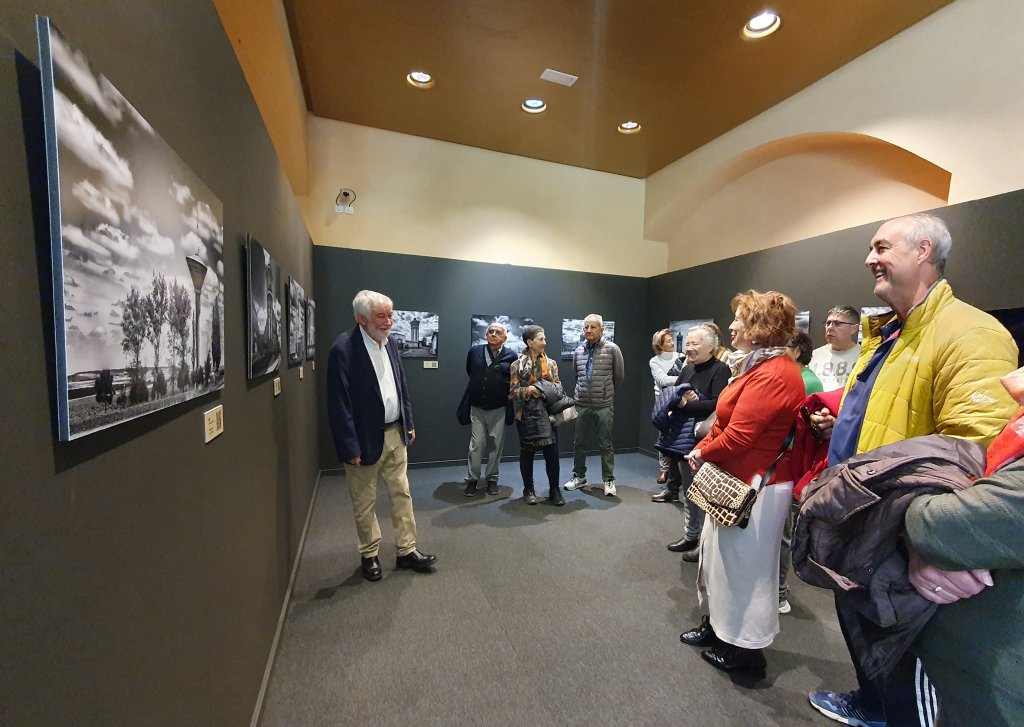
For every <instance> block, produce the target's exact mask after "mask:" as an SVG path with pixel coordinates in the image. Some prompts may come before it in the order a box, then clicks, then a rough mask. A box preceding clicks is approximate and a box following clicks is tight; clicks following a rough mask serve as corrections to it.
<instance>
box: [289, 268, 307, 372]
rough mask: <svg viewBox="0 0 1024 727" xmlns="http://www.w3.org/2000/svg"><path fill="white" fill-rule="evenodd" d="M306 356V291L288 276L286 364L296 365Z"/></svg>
mask: <svg viewBox="0 0 1024 727" xmlns="http://www.w3.org/2000/svg"><path fill="white" fill-rule="evenodd" d="M305 356H306V292H305V291H304V290H303V289H302V286H301V285H299V281H297V280H296V279H295V278H288V365H289V366H298V365H299V364H301V363H302V361H303V359H304V358H305Z"/></svg>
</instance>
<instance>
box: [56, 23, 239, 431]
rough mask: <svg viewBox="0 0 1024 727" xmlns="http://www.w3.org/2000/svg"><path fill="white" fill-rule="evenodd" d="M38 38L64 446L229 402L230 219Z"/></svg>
mask: <svg viewBox="0 0 1024 727" xmlns="http://www.w3.org/2000/svg"><path fill="white" fill-rule="evenodd" d="M36 29H37V32H38V37H39V66H40V74H41V77H42V91H43V121H44V127H45V137H46V161H47V183H48V197H49V213H50V214H49V218H50V219H49V222H50V242H51V265H52V276H53V308H54V321H53V326H54V340H55V344H56V345H55V351H56V358H57V361H56V372H57V377H56V382H55V388H56V397H57V431H58V436H59V438H60V439H61V440H63V441H68V440H72V439H77V438H78V437H82V436H85V435H87V434H90V433H92V432H96V431H99V430H102V429H106V428H108V427H111V426H114V425H116V424H120V423H122V422H125V421H129V420H131V419H135V418H137V417H140V416H144V415H145V414H149V413H152V412H154V411H158V410H161V409H165V408H167V407H170V406H174V405H175V404H179V403H181V402H184V401H187V400H189V399H193V398H195V397H198V396H203V395H204V394H207V393H209V392H211V391H215V390H217V389H221V388H223V386H224V367H225V361H224V283H223V278H224V227H223V209H222V207H221V203H220V200H218V199H217V197H216V196H215V195H214V194H213V192H211V191H210V189H209V188H208V187H207V186H206V185H205V184H203V182H202V180H200V179H199V177H198V176H196V174H195V173H194V172H193V171H192V170H191V169H190V168H189V167H188V165H187V164H185V162H184V161H182V159H181V158H180V157H179V156H178V155H177V154H176V153H175V152H174V150H173V149H171V148H170V147H169V146H168V145H167V143H166V142H165V141H164V140H163V139H162V138H161V137H160V135H159V134H158V133H157V132H156V131H155V130H154V129H153V127H152V126H150V125H149V123H148V122H147V121H146V120H145V119H144V118H142V116H141V115H140V114H139V112H138V111H136V110H135V107H133V106H132V105H131V104H130V103H129V102H128V100H127V99H125V97H124V96H122V95H121V94H120V93H119V92H118V90H117V89H116V88H115V87H114V85H113V84H112V83H111V82H110V81H109V80H107V78H106V77H105V76H103V75H102V74H100V73H99V72H97V71H96V70H95V69H94V68H93V67H92V65H91V64H90V63H89V61H88V60H87V59H86V57H85V56H84V55H83V54H82V52H81V51H79V50H77V49H76V48H74V47H73V46H72V45H71V44H70V43H69V42H68V41H67V40H66V39H65V37H64V36H63V35H62V34H61V33H60V31H58V30H57V28H56V27H55V26H54V25H53V24H52V23H50V21H49V19H48V18H45V17H39V18H37V22H36Z"/></svg>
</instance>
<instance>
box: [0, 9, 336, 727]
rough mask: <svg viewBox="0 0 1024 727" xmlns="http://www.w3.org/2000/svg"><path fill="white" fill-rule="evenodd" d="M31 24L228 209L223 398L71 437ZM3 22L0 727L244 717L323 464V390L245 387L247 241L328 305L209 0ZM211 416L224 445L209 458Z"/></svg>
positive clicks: (15, 13)
mask: <svg viewBox="0 0 1024 727" xmlns="http://www.w3.org/2000/svg"><path fill="white" fill-rule="evenodd" d="M37 12H38V13H41V14H48V15H50V17H51V18H52V20H53V21H54V22H55V23H56V24H57V25H58V27H59V28H60V29H61V30H62V31H63V32H64V33H65V35H66V36H67V38H68V39H69V40H70V42H71V43H72V44H74V45H76V46H77V47H78V48H80V49H81V50H82V51H83V52H84V53H85V54H86V56H87V57H88V58H89V59H90V61H91V62H92V63H93V64H94V65H95V67H97V68H98V69H99V70H100V71H102V72H103V73H105V74H106V75H107V76H108V77H109V78H110V80H111V81H112V82H113V83H114V84H115V85H116V86H117V87H118V89H119V90H120V91H121V92H122V93H123V94H124V95H125V96H126V97H127V98H128V99H129V100H130V101H131V102H132V103H133V104H134V105H135V106H136V108H137V109H138V110H139V111H140V112H141V113H142V114H143V116H145V117H146V119H147V120H148V121H149V122H150V123H151V124H152V125H153V127H154V128H155V129H156V130H157V131H158V133H160V134H161V135H162V136H163V138H164V139H165V140H166V141H167V143H168V144H170V146H171V147H172V148H174V149H175V150H176V151H177V153H178V154H179V155H180V156H181V157H182V158H183V159H184V160H185V162H186V163H187V164H188V165H189V166H190V167H191V168H192V169H193V170H194V171H195V173H196V174H197V175H198V176H199V177H200V178H201V179H202V180H203V181H204V182H205V183H206V184H207V185H208V186H209V187H210V189H211V190H213V192H214V193H215V194H216V195H217V196H218V197H219V198H220V200H221V202H222V203H223V205H224V225H225V235H224V237H225V274H224V283H225V286H226V296H225V298H226V304H225V309H226V310H225V313H226V344H225V361H226V365H227V381H226V387H225V389H224V390H223V391H222V392H220V393H218V394H213V395H210V396H208V397H204V398H203V399H200V400H198V401H193V402H191V403H188V404H183V405H180V406H178V407H176V408H173V409H170V410H165V411H163V412H160V413H158V414H153V415H150V416H148V417H144V418H142V419H139V420H135V421H133V422H129V423H127V424H123V425H121V426H119V427H116V428H113V429H109V430H106V431H104V432H100V433H97V434H94V435H90V436H88V437H85V438H83V439H81V440H77V441H75V442H72V443H68V444H60V443H57V442H56V441H55V438H54V435H53V431H54V426H53V422H52V417H53V414H52V411H53V406H52V404H48V402H50V401H51V392H52V391H53V389H54V386H53V382H52V380H51V376H52V374H50V373H49V372H48V370H49V369H51V368H52V363H51V351H50V349H51V348H52V344H50V343H49V341H50V339H51V338H52V336H51V334H50V333H49V331H50V328H51V323H50V319H48V313H47V303H46V301H45V299H44V296H45V292H44V290H43V289H44V288H45V286H44V285H41V283H40V274H41V275H42V276H43V277H44V279H45V276H46V274H47V273H48V265H49V259H48V248H47V240H46V230H45V222H46V218H45V214H46V211H45V209H40V208H39V207H38V206H37V207H36V208H35V209H33V204H32V202H33V199H32V194H33V193H37V194H38V193H40V192H43V193H45V186H41V185H45V178H44V177H43V176H42V175H43V174H45V166H41V165H42V163H43V161H42V157H41V155H42V153H43V149H42V137H41V134H42V129H41V116H40V107H39V98H38V96H39V73H38V69H37V68H36V67H35V65H34V64H35V61H36V41H35V32H34V18H33V14H34V13H37ZM0 28H2V34H0V54H2V62H0V99H2V100H0V138H2V139H3V142H2V145H0V165H2V167H3V174H2V175H0V237H2V240H3V243H2V245H3V254H2V255H0V281H2V282H0V309H2V310H3V311H4V325H3V326H0V350H2V351H3V358H4V361H5V364H6V375H5V376H4V379H3V383H2V384H0V401H2V407H3V409H2V416H0V461H2V462H3V475H2V477H0V552H2V553H3V556H2V563H0V593H2V596H0V723H3V724H12V725H13V724H18V725H57V724H76V725H140V724H151V725H240V724H247V723H248V721H249V719H250V717H251V715H252V710H253V707H254V704H255V701H256V697H257V692H258V689H259V685H260V680H261V677H262V673H263V669H264V666H265V663H266V659H267V656H268V653H269V648H270V643H271V639H272V637H273V633H274V629H275V627H276V622H277V617H278V613H279V610H280V607H281V603H282V599H283V596H284V592H285V588H286V586H287V581H288V575H289V569H290V564H291V562H292V561H293V559H294V557H295V554H296V551H297V546H298V539H299V536H300V533H301V528H302V525H303V523H304V520H305V515H306V512H307V511H308V506H309V503H310V500H311V497H312V492H313V488H314V485H315V479H316V473H317V469H318V466H317V444H316V439H317V434H316V429H317V424H316V403H315V400H314V399H315V397H316V386H315V382H314V380H313V379H312V378H311V377H309V376H307V377H306V379H305V381H302V382H300V381H299V379H298V371H297V369H290V370H287V371H284V372H282V377H283V380H284V393H283V394H282V395H281V396H280V397H279V398H277V399H274V398H273V397H272V391H271V388H272V387H271V383H270V381H269V380H266V381H263V382H259V383H258V384H257V385H255V386H250V385H248V384H247V382H246V375H245V371H246V366H245V345H244V339H243V334H244V321H245V318H244V314H243V310H244V309H243V304H244V300H245V295H244V286H243V279H242V270H243V266H242V255H241V251H240V245H241V241H242V239H243V236H244V234H245V233H246V232H251V233H253V234H255V235H256V236H257V238H258V239H259V240H260V241H261V242H262V243H263V245H264V246H265V247H267V248H268V249H269V250H270V251H271V252H272V254H273V255H274V256H275V257H276V258H277V260H278V261H279V262H280V263H281V265H282V268H283V270H284V272H285V273H286V274H288V275H293V276H295V277H297V278H298V279H299V280H300V281H301V282H302V284H303V285H304V286H305V287H306V289H307V290H308V291H309V292H310V293H311V294H314V295H315V289H314V287H313V285H312V283H313V280H312V275H311V269H312V265H311V263H312V260H311V258H312V254H311V249H312V247H311V244H310V241H309V237H308V234H307V233H306V229H305V226H304V224H303V222H302V219H301V217H300V215H299V212H298V209H297V205H296V204H295V201H294V197H293V196H292V194H291V191H290V188H289V186H288V184H287V182H286V180H285V179H284V177H283V175H282V172H281V170H280V168H279V165H278V162H277V157H276V155H275V153H274V150H273V148H272V146H271V144H270V141H269V139H268V137H267V134H266V131H265V128H264V126H263V123H262V120H261V118H260V115H259V113H258V111H257V109H256V107H255V104H254V103H253V100H252V97H251V96H250V93H249V90H248V86H247V85H246V83H245V80H244V78H243V76H242V73H241V71H240V70H239V68H238V64H237V61H236V59H235V56H234V53H233V51H232V49H231V46H230V44H229V42H228V40H227V38H226V36H225V34H224V31H223V28H222V26H221V24H220V22H219V19H218V17H217V14H216V12H215V10H214V7H213V5H212V3H210V2H208V0H181V1H180V2H163V3H155V2H139V1H138V0H122V1H121V2H116V1H109V2H100V1H99V0H97V1H95V2H88V3H70V2H56V1H47V0H39V1H38V2H33V3H26V2H11V1H7V0H4V1H3V2H0ZM19 51H20V53H19ZM34 215H35V218H34ZM40 215H41V216H40ZM40 223H41V224H42V227H41V228H40V226H39V225H40ZM39 250H41V252H39ZM216 403H222V404H223V405H224V414H225V422H226V430H225V433H224V434H223V435H222V436H221V437H220V438H218V439H216V440H214V441H213V442H211V443H210V444H208V445H204V444H203V440H202V435H201V432H202V412H203V411H204V410H205V409H208V408H209V407H210V406H213V405H215V404H216Z"/></svg>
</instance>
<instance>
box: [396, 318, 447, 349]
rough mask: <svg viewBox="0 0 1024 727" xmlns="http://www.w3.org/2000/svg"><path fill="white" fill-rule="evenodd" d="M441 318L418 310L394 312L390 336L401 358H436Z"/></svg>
mask: <svg viewBox="0 0 1024 727" xmlns="http://www.w3.org/2000/svg"><path fill="white" fill-rule="evenodd" d="M440 319H441V316H439V315H438V314H437V313H428V312H427V311H418V310H396V311H394V312H393V315H392V317H391V335H392V336H393V337H394V338H395V340H396V341H397V342H398V354H399V355H400V356H401V357H402V358H437V328H438V324H439V322H440Z"/></svg>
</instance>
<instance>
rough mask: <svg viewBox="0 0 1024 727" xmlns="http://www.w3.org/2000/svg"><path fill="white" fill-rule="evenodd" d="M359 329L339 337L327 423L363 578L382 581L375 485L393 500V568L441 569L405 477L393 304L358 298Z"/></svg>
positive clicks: (404, 405)
mask: <svg viewBox="0 0 1024 727" xmlns="http://www.w3.org/2000/svg"><path fill="white" fill-rule="evenodd" d="M352 312H353V313H354V314H355V317H356V322H357V323H358V324H359V325H357V326H356V327H355V328H353V329H352V330H351V331H347V332H345V333H342V334H341V335H340V336H338V339H337V340H336V341H335V342H334V345H333V346H331V353H330V356H329V358H328V361H327V418H328V420H329V421H330V424H331V433H332V435H333V436H334V446H335V449H336V450H337V452H338V458H339V459H340V460H341V461H342V462H344V463H345V477H346V479H347V480H348V488H349V494H350V495H351V496H352V508H353V510H354V513H355V518H356V531H357V533H358V536H359V553H360V555H361V556H362V571H363V577H364V578H366V580H368V581H379V580H380V579H381V568H380V561H379V560H378V559H377V553H378V551H379V549H380V541H381V534H380V525H379V523H378V522H377V513H376V506H377V478H378V477H380V478H382V479H383V480H384V483H385V484H386V485H387V488H388V494H389V495H390V497H391V523H392V526H393V528H394V531H395V545H396V547H397V549H398V559H397V560H396V561H395V567H396V568H411V569H412V570H417V571H429V570H431V566H432V565H433V564H434V563H435V562H436V561H437V558H436V557H435V556H433V555H426V554H424V553H420V552H419V551H418V550H417V549H416V518H415V516H414V515H413V512H412V495H410V494H409V478H408V477H407V476H406V470H407V467H408V463H409V460H408V457H407V455H406V447H407V446H408V445H410V444H412V443H413V442H414V441H415V440H416V429H415V428H414V425H413V421H412V406H411V404H410V403H409V390H408V388H407V387H406V383H405V371H404V370H403V369H402V360H401V359H400V358H399V357H398V350H397V343H396V341H395V340H394V339H392V338H389V332H390V331H391V316H392V312H393V307H392V303H391V299H390V298H388V297H387V296H386V295H383V294H381V293H377V292H375V291H372V290H361V291H359V293H358V294H357V295H356V297H355V299H354V300H353V301H352Z"/></svg>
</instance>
